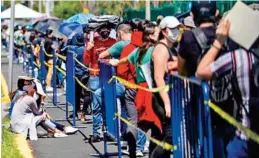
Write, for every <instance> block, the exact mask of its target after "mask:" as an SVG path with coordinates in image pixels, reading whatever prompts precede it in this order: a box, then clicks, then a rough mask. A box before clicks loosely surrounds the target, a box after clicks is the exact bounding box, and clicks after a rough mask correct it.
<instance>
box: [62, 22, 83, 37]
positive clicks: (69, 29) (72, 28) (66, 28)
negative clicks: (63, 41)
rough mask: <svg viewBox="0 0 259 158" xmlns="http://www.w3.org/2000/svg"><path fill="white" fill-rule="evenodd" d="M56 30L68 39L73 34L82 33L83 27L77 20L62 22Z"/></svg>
mask: <svg viewBox="0 0 259 158" xmlns="http://www.w3.org/2000/svg"><path fill="white" fill-rule="evenodd" d="M58 31H59V32H61V33H62V34H63V35H65V36H66V37H68V39H72V37H73V36H74V35H75V34H83V27H82V25H81V24H79V23H77V22H72V23H67V22H65V23H62V24H60V25H59V28H58Z"/></svg>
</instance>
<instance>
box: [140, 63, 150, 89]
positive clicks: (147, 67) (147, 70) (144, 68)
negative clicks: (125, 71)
mask: <svg viewBox="0 0 259 158" xmlns="http://www.w3.org/2000/svg"><path fill="white" fill-rule="evenodd" d="M140 68H141V70H142V72H143V75H144V77H145V79H146V81H147V84H148V88H153V84H152V83H153V82H152V76H151V75H152V74H151V65H150V62H149V63H146V64H144V65H141V66H140Z"/></svg>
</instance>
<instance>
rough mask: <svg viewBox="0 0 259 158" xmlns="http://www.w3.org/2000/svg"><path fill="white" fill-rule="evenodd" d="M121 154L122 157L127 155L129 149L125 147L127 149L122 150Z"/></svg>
mask: <svg viewBox="0 0 259 158" xmlns="http://www.w3.org/2000/svg"><path fill="white" fill-rule="evenodd" d="M121 153H122V154H124V155H129V147H128V146H127V149H122V150H121Z"/></svg>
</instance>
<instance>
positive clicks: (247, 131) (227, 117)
mask: <svg viewBox="0 0 259 158" xmlns="http://www.w3.org/2000/svg"><path fill="white" fill-rule="evenodd" d="M206 103H207V102H205V104H206ZM208 105H209V107H210V108H211V109H212V110H213V111H215V112H216V113H217V114H218V115H219V116H220V117H222V118H223V119H225V120H226V121H228V123H230V124H231V125H233V126H235V127H236V128H237V129H240V130H242V131H244V132H245V134H246V135H247V136H248V137H249V138H250V139H251V140H253V141H255V142H256V143H258V144H259V135H258V134H256V133H255V132H253V131H251V130H250V129H248V128H246V127H244V126H243V125H242V124H240V123H239V122H238V121H237V120H236V119H234V118H233V117H232V116H230V115H229V114H228V113H226V112H225V111H223V110H222V109H221V108H219V107H218V106H217V105H215V104H213V103H212V102H211V101H209V102H208Z"/></svg>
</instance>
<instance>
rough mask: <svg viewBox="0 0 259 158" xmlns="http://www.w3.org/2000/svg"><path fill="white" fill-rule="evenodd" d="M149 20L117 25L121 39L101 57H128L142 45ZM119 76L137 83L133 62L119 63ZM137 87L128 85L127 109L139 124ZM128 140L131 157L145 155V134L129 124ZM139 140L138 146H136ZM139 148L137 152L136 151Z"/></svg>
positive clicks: (134, 122) (133, 122)
mask: <svg viewBox="0 0 259 158" xmlns="http://www.w3.org/2000/svg"><path fill="white" fill-rule="evenodd" d="M147 23H148V21H147V20H140V19H133V20H131V21H130V23H129V24H124V23H123V24H121V25H119V26H118V27H117V36H118V39H120V40H121V41H119V42H117V43H116V44H114V45H113V46H112V47H110V48H109V49H107V50H106V51H104V52H102V53H101V54H100V55H99V58H106V57H108V56H111V57H113V58H118V57H119V58H120V59H122V58H125V57H128V56H129V55H130V54H131V53H132V51H134V49H136V48H137V47H140V46H141V45H142V35H143V30H144V27H145V25H146V24H147ZM117 76H119V77H121V78H122V79H125V80H127V81H128V82H131V83H136V81H135V78H136V70H135V67H134V65H133V64H130V63H125V64H121V65H118V67H117ZM136 92H137V91H136V89H132V88H129V87H127V86H126V91H125V104H126V109H127V119H128V121H129V122H130V123H132V124H133V125H135V126H137V119H138V116H137V109H136V105H135V102H134V99H135V96H136ZM127 141H128V151H123V153H126V154H129V157H131V158H134V157H136V156H144V154H143V151H144V145H145V142H146V139H145V135H144V134H142V133H141V132H138V133H137V131H136V129H134V128H132V127H130V126H128V128H127ZM136 142H137V146H136ZM136 150H137V152H136Z"/></svg>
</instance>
